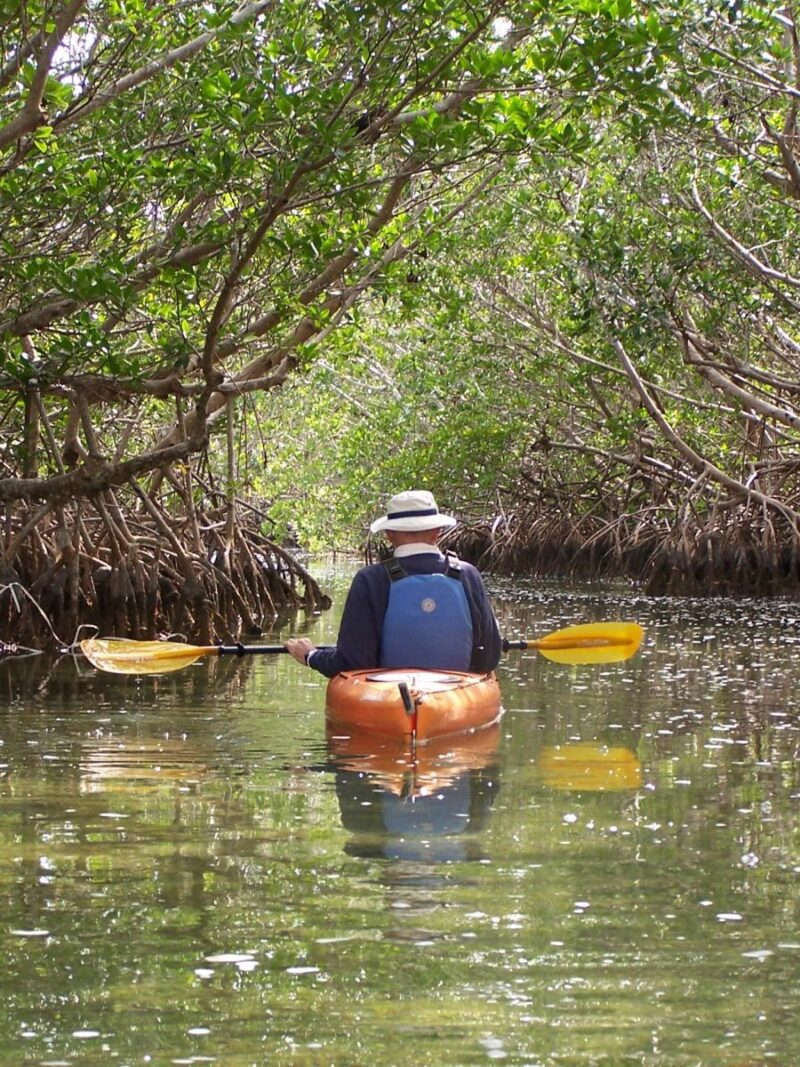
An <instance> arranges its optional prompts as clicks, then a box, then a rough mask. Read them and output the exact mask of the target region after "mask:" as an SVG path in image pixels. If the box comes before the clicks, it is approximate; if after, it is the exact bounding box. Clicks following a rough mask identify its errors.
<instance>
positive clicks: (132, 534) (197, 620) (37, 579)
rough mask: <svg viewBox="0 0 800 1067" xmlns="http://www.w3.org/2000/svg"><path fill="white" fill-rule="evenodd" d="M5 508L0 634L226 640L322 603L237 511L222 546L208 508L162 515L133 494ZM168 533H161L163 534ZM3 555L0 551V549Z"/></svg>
mask: <svg viewBox="0 0 800 1067" xmlns="http://www.w3.org/2000/svg"><path fill="white" fill-rule="evenodd" d="M119 496H120V498H119V499H114V500H113V501H110V500H109V498H108V497H106V498H105V499H103V498H97V499H91V498H84V499H82V500H81V501H80V502H79V503H73V504H66V505H62V506H59V507H58V509H52V510H51V509H40V513H39V514H38V515H37V516H36V517H37V519H38V521H36V522H33V523H32V522H31V518H32V515H31V509H30V508H24V507H21V508H20V509H19V510H18V511H17V512H14V510H13V509H9V511H10V512H11V514H10V517H7V521H6V524H5V529H4V531H3V532H4V542H5V546H6V547H9V546H10V547H12V548H13V551H12V552H10V553H9V552H6V554H5V558H4V559H3V563H2V567H0V643H2V644H4V645H6V646H10V645H24V646H29V647H33V648H40V649H44V648H51V649H52V648H64V647H69V645H70V644H71V643H72V640H73V637H74V634H75V632H76V630H77V629H78V628H85V627H94V628H96V629H97V630H98V631H100V632H102V633H108V634H119V635H120V636H126V637H134V638H153V637H156V636H158V635H159V634H168V633H183V634H185V635H187V636H188V637H189V638H190V639H192V640H202V641H204V642H211V641H217V640H220V641H234V640H239V639H240V638H241V637H242V636H247V635H253V634H255V633H258V632H259V631H261V630H264V629H268V628H269V627H270V626H271V625H272V624H273V622H274V620H275V619H276V617H277V616H278V615H279V614H282V613H284V612H289V613H291V612H294V611H297V610H304V609H305V610H319V609H321V608H324V607H328V606H329V605H330V601H329V600H328V598H327V597H326V596H325V595H324V594H323V593H322V591H321V590H320V588H319V586H318V585H317V583H316V582H315V581H314V579H313V578H312V577H311V575H310V574H309V573H308V572H307V570H306V569H305V568H304V567H303V565H302V564H301V563H300V562H299V560H296V559H295V558H294V556H292V555H291V553H287V552H285V551H284V550H283V549H282V548H281V547H280V546H278V545H275V544H274V543H273V542H272V541H270V540H269V538H267V537H266V536H265V535H264V534H263V533H262V532H261V529H260V525H261V524H260V522H259V519H258V517H257V516H256V515H255V514H252V513H249V512H246V511H245V512H243V516H242V515H241V514H239V513H238V510H237V515H236V521H235V523H234V528H233V538H232V542H231V544H230V545H229V546H227V545H226V546H225V548H227V551H223V550H222V548H223V546H222V545H221V544H220V538H219V534H218V531H217V521H218V520H217V517H216V515H214V514H205V513H203V511H202V510H201V509H200V508H199V507H196V508H195V511H194V513H193V514H192V515H191V516H188V517H186V516H182V515H180V514H174V513H172V514H170V513H168V512H167V511H166V510H165V509H164V508H162V507H161V506H160V505H159V504H157V503H156V502H154V501H152V500H150V501H149V506H148V507H142V506H141V497H140V496H139V494H133V493H132V494H130V495H129V497H128V498H127V499H125V500H123V499H121V496H122V494H121V493H120V494H119ZM167 531H169V534H170V536H167ZM0 555H2V553H0Z"/></svg>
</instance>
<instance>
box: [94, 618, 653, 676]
mask: <svg viewBox="0 0 800 1067" xmlns="http://www.w3.org/2000/svg"><path fill="white" fill-rule="evenodd" d="M643 636H644V630H643V629H642V627H641V626H639V624H638V623H635V622H588V623H583V624H581V625H579V626H567V627H566V628H565V629H563V630H556V631H555V632H554V633H551V634H547V635H546V636H545V637H539V638H536V639H534V640H529V641H504V642H503V651H504V652H507V651H509V650H510V649H528V648H532V649H536V650H537V651H538V652H541V654H542V655H543V656H546V657H547V658H548V659H551V660H554V661H555V662H556V663H614V662H617V661H619V660H624V659H628V658H629V657H631V656H632V655H633V654H634V653H635V652H636V650H637V649H638V647H639V645H640V644H641V643H642V637H643ZM81 651H82V652H83V654H84V655H85V656H86V658H87V659H88V660H89V662H90V663H92V664H94V666H95V667H97V668H99V670H101V671H110V672H112V673H113V674H166V673H167V672H168V671H179V670H181V669H182V668H183V667H188V666H189V664H190V663H194V662H195V661H196V660H198V659H200V658H201V657H202V656H251V655H257V656H258V655H260V656H264V655H266V656H269V655H277V654H280V653H282V652H286V651H287V650H286V649H285V648H284V646H283V645H186V644H182V643H179V642H177V641H132V640H128V639H126V638H117V637H90V638H88V639H87V640H85V641H81Z"/></svg>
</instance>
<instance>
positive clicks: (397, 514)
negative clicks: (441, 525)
mask: <svg viewBox="0 0 800 1067" xmlns="http://www.w3.org/2000/svg"><path fill="white" fill-rule="evenodd" d="M438 514H439V509H438V508H426V509H425V510H424V511H420V510H419V509H415V510H414V511H390V512H389V514H388V515H387V516H386V518H387V519H415V518H417V517H418V516H419V518H422V517H423V516H425V515H438Z"/></svg>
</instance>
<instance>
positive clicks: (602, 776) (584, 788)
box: [536, 741, 642, 793]
mask: <svg viewBox="0 0 800 1067" xmlns="http://www.w3.org/2000/svg"><path fill="white" fill-rule="evenodd" d="M536 769H537V771H538V772H539V778H540V780H541V782H542V784H543V785H545V786H547V787H548V788H550V789H561V790H566V791H569V792H587V793H608V792H617V791H621V790H625V789H639V788H640V787H641V785H642V765H641V763H640V761H639V760H638V759H637V757H636V755H635V754H634V753H633V752H631V750H630V749H629V748H625V747H623V746H622V745H606V744H602V743H601V742H599V741H581V742H570V743H568V744H564V745H546V746H545V747H544V748H542V749H541V750H540V751H539V754H538V755H537V757H536Z"/></svg>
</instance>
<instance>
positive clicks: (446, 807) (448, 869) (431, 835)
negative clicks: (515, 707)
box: [328, 726, 500, 944]
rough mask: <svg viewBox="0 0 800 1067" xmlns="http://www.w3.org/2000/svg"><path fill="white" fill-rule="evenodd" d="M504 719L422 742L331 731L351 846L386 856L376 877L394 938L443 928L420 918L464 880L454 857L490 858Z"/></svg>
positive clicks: (426, 935)
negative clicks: (485, 839)
mask: <svg viewBox="0 0 800 1067" xmlns="http://www.w3.org/2000/svg"><path fill="white" fill-rule="evenodd" d="M499 738H500V730H499V726H494V727H489V728H488V729H486V730H481V731H479V732H478V733H476V734H473V735H471V736H466V737H463V738H454V739H451V740H450V741H449V743H448V742H447V741H444V742H442V741H437V742H434V743H431V744H428V745H425V746H420V747H419V748H417V749H416V751H415V752H413V753H412V752H410V751H409V750H408V749H407V748H401V747H399V746H398V744H397V742H392V741H386V740H381V739H379V738H375V737H374V736H347V737H342V736H336V735H335V734H331V733H329V735H328V752H329V756H330V761H329V764H328V769H329V770H330V771H333V773H334V775H335V784H336V796H337V797H338V800H339V810H340V813H341V819H342V825H343V826H344V828H345V829H346V830H348V831H349V832H350V834H351V837H350V839H349V840H348V842H347V844H346V845H345V849H344V850H345V852H346V853H347V855H349V856H357V857H360V858H362V859H371V860H383V861H384V862H383V863H382V864H381V865H380V868H379V872H378V875H377V879H376V880H377V882H378V883H379V884H380V885H382V886H383V887H384V890H385V904H386V908H387V910H388V911H390V912H391V913H392V914H393V915H394V916H396V922H393V923H391V924H390V925H389V926H388V927H385V928H384V930H383V936H384V937H386V938H388V939H390V940H393V941H410V942H414V943H418V944H419V943H425V942H429V941H431V940H435V939H438V938H439V937H441V936H443V935H442V933H441V932H440V931H437V930H434V929H431V928H430V927H422V926H420V925H418V920H419V919H420V917H421V916H422V915H423V914H426V913H428V914H429V913H432V912H434V911H436V910H437V909H439V908H441V907H443V906H444V905H445V903H446V891H447V890H449V889H452V888H453V887H454V886H456V885H459V884H463V883H464V880H465V873H464V871H463V869H462V868H460V867H459V866H457V865H460V864H462V863H469V862H477V861H480V860H484V859H485V858H486V853H485V852H484V849H483V846H482V834H481V831H483V830H484V828H485V827H486V824H487V820H488V817H489V813H490V811H491V808H492V805H493V803H494V800H495V797H496V796H497V794H498V792H499V789H500V778H499V765H498V758H497V747H498V742H499Z"/></svg>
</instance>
